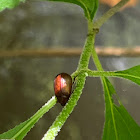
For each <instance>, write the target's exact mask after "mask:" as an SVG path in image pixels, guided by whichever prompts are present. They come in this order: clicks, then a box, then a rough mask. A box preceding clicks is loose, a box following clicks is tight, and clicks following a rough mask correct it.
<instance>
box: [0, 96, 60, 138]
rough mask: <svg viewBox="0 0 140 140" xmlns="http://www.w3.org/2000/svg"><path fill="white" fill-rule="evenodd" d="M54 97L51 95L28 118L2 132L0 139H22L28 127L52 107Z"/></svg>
mask: <svg viewBox="0 0 140 140" xmlns="http://www.w3.org/2000/svg"><path fill="white" fill-rule="evenodd" d="M56 101H57V100H56V98H55V97H52V98H51V99H50V100H49V101H48V102H47V103H46V104H45V105H44V106H43V107H42V108H41V109H40V110H38V111H37V113H36V114H34V115H33V116H32V117H31V118H30V119H28V120H27V121H25V122H23V123H21V124H19V125H18V126H16V127H14V128H13V129H11V130H9V131H7V132H5V133H3V134H1V135H0V139H15V140H22V139H23V138H24V137H25V136H26V134H27V133H28V132H29V131H30V129H31V128H32V127H33V126H34V124H35V123H36V122H37V121H38V120H39V119H40V118H41V117H42V116H43V114H45V113H46V112H47V111H49V109H50V108H52V107H53V106H54V105H55V103H56Z"/></svg>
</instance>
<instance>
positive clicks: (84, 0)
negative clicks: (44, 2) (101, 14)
mask: <svg viewBox="0 0 140 140" xmlns="http://www.w3.org/2000/svg"><path fill="white" fill-rule="evenodd" d="M48 1H56V2H67V3H73V4H76V5H78V6H80V7H81V8H83V10H84V13H85V16H86V17H87V19H89V20H93V18H94V15H95V13H96V11H97V9H98V3H99V0H48Z"/></svg>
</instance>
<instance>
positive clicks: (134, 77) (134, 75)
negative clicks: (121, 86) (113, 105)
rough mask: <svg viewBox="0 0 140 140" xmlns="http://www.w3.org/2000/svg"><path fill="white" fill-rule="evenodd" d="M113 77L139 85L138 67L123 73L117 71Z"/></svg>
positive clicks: (139, 70) (139, 68)
mask: <svg viewBox="0 0 140 140" xmlns="http://www.w3.org/2000/svg"><path fill="white" fill-rule="evenodd" d="M115 76H117V77H122V78H125V79H128V80H131V81H133V82H134V83H136V84H138V85H140V65H138V66H135V67H132V68H130V69H127V70H124V71H117V72H115Z"/></svg>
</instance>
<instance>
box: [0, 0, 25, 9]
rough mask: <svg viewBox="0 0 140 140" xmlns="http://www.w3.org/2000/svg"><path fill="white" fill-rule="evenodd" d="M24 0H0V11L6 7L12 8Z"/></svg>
mask: <svg viewBox="0 0 140 140" xmlns="http://www.w3.org/2000/svg"><path fill="white" fill-rule="evenodd" d="M24 1H25V0H0V11H2V10H4V9H6V8H8V9H12V8H14V7H15V6H17V5H18V4H19V3H20V2H24Z"/></svg>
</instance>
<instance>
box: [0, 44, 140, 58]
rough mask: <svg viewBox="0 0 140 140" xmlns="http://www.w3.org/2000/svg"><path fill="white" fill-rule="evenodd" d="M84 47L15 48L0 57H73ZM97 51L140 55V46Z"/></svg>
mask: <svg viewBox="0 0 140 140" xmlns="http://www.w3.org/2000/svg"><path fill="white" fill-rule="evenodd" d="M81 52H82V48H67V49H66V48H65V49H64V48H60V49H41V50H14V51H9V50H8V51H0V58H15V57H31V58H34V57H56V56H57V57H73V56H79V55H80V54H81ZM96 52H97V54H98V55H99V56H103V57H140V46H137V47H135V48H134V47H132V48H115V47H107V48H106V47H104V48H102V47H100V46H97V47H96Z"/></svg>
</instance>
